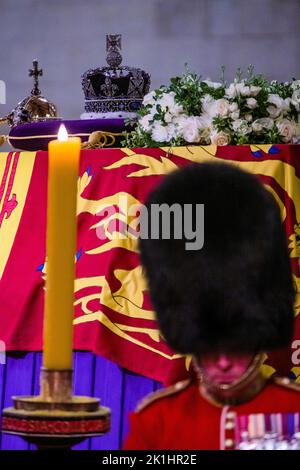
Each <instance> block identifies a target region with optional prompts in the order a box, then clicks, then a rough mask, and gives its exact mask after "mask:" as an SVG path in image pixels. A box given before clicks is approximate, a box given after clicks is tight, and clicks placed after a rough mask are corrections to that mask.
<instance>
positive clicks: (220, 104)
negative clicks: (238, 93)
mask: <svg viewBox="0 0 300 470" xmlns="http://www.w3.org/2000/svg"><path fill="white" fill-rule="evenodd" d="M215 104H216V109H217V114H218V115H219V116H222V117H226V116H228V113H229V101H227V100H225V99H224V98H221V99H219V100H216V102H215Z"/></svg>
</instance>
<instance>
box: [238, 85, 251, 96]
mask: <svg viewBox="0 0 300 470" xmlns="http://www.w3.org/2000/svg"><path fill="white" fill-rule="evenodd" d="M237 90H238V93H239V94H240V95H242V96H249V95H250V87H249V86H246V85H244V83H238V84H237Z"/></svg>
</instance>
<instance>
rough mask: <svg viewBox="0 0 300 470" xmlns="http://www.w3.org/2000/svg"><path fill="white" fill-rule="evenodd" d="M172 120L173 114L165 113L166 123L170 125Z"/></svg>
mask: <svg viewBox="0 0 300 470" xmlns="http://www.w3.org/2000/svg"><path fill="white" fill-rule="evenodd" d="M172 119H173V116H172V114H171V113H170V112H169V111H167V112H166V113H165V121H166V122H167V123H169V122H172Z"/></svg>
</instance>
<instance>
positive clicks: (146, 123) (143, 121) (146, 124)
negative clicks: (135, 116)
mask: <svg viewBox="0 0 300 470" xmlns="http://www.w3.org/2000/svg"><path fill="white" fill-rule="evenodd" d="M151 118H152V116H151V115H150V114H146V116H143V117H142V118H140V120H139V123H140V125H141V126H142V128H143V130H144V131H146V132H148V131H150V128H151V125H150V120H151Z"/></svg>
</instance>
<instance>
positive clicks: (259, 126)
mask: <svg viewBox="0 0 300 470" xmlns="http://www.w3.org/2000/svg"><path fill="white" fill-rule="evenodd" d="M263 128H264V127H263V125H262V124H261V122H259V119H257V120H256V121H254V122H253V123H252V129H253V130H254V132H262V130H263Z"/></svg>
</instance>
